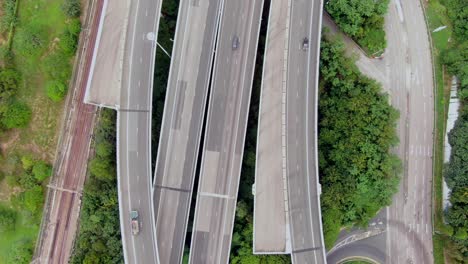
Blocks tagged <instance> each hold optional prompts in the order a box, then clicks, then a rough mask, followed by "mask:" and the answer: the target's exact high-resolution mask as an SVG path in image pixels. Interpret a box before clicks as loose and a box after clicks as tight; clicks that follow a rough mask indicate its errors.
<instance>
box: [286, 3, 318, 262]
mask: <svg viewBox="0 0 468 264" xmlns="http://www.w3.org/2000/svg"><path fill="white" fill-rule="evenodd" d="M322 6H323V1H320V0H314V1H306V0H298V1H292V5H291V11H290V12H291V15H290V34H289V40H288V42H289V43H288V46H289V52H288V68H287V80H286V85H287V94H286V159H287V166H286V171H287V172H286V173H287V178H288V201H289V223H290V233H291V246H292V251H291V257H292V261H293V263H326V259H325V257H326V254H325V247H324V243H323V234H322V224H321V212H320V193H319V188H320V186H318V184H319V183H318V177H319V175H318V163H317V159H318V154H317V107H318V102H317V99H318V98H317V96H318V77H319V76H318V67H319V52H320V35H321V24H322V23H321V19H322ZM306 37H307V38H308V39H309V47H308V50H304V49H303V40H304V38H306Z"/></svg>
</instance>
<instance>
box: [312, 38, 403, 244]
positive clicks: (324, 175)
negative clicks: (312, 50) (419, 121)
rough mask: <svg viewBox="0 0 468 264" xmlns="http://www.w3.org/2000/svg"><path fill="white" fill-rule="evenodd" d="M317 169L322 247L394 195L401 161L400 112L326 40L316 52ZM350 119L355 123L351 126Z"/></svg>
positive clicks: (339, 46) (339, 47)
mask: <svg viewBox="0 0 468 264" xmlns="http://www.w3.org/2000/svg"><path fill="white" fill-rule="evenodd" d="M320 54H321V55H320V90H319V97H320V101H319V120H318V122H319V124H318V126H319V144H318V146H319V168H320V182H321V184H322V196H321V202H322V212H323V232H324V236H325V245H326V247H327V248H331V247H332V246H333V243H334V242H335V240H336V239H337V237H338V234H339V231H340V229H341V228H342V227H350V226H352V225H360V226H365V225H367V223H368V221H369V220H370V219H371V218H372V217H374V216H375V215H376V213H377V212H378V211H379V210H380V209H381V208H382V207H384V206H386V205H389V204H390V203H391V197H392V196H393V194H394V193H396V191H397V188H398V182H399V174H400V172H401V161H400V160H399V159H398V157H397V156H396V155H395V154H391V153H390V149H391V148H392V147H395V146H396V145H397V144H398V138H397V134H396V122H397V119H398V116H399V113H398V111H397V110H396V109H394V108H393V107H392V106H390V104H389V99H388V95H387V94H384V93H383V91H382V88H381V85H380V84H378V83H377V82H376V81H374V80H372V79H369V78H367V77H365V76H364V75H362V74H361V73H360V72H359V70H358V69H357V67H356V65H355V64H354V61H352V60H351V59H349V58H347V57H345V55H344V45H343V43H342V42H339V41H337V40H333V39H327V38H324V39H323V40H322V44H321V53H320ZM349 120H353V122H349Z"/></svg>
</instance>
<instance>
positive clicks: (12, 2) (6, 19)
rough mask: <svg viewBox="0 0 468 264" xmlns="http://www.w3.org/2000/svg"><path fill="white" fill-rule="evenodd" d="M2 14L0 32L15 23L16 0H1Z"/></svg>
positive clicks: (16, 19)
mask: <svg viewBox="0 0 468 264" xmlns="http://www.w3.org/2000/svg"><path fill="white" fill-rule="evenodd" d="M2 2H3V14H2V16H1V17H0V32H2V33H3V32H6V31H7V30H8V29H9V28H10V26H11V25H12V24H13V25H15V24H16V22H17V21H18V18H17V17H16V14H15V7H16V0H3V1H2Z"/></svg>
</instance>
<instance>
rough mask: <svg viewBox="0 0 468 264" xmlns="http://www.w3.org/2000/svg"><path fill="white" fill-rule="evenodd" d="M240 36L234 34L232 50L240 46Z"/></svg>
mask: <svg viewBox="0 0 468 264" xmlns="http://www.w3.org/2000/svg"><path fill="white" fill-rule="evenodd" d="M239 44H240V42H239V37H238V36H234V38H232V50H236V49H238V48H239Z"/></svg>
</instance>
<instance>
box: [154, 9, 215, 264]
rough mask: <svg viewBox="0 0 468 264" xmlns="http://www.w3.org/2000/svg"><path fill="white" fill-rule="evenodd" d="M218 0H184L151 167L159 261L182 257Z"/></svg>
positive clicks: (207, 84) (170, 261) (169, 260)
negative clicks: (152, 166)
mask: <svg viewBox="0 0 468 264" xmlns="http://www.w3.org/2000/svg"><path fill="white" fill-rule="evenodd" d="M221 3H222V1H218V0H198V1H193V0H182V1H181V2H180V4H179V15H178V20H177V27H176V34H175V42H174V49H173V52H172V61H171V68H170V74H169V82H168V87H167V93H166V102H165V109H164V117H163V123H162V129H161V137H160V143H159V150H158V156H157V162H156V169H155V182H154V193H153V199H154V200H153V202H154V208H155V209H154V212H155V221H156V235H157V241H158V252H159V257H160V261H161V263H180V262H181V259H182V254H183V249H184V243H185V236H186V231H187V221H188V215H189V210H190V202H191V198H192V189H193V181H194V178H195V171H196V164H197V160H198V149H199V145H200V139H201V130H202V125H203V119H204V114H205V106H206V97H207V94H208V87H209V81H210V74H211V68H212V63H213V54H214V47H215V40H216V30H217V27H218V19H219V13H220V12H219V11H220V7H221Z"/></svg>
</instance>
